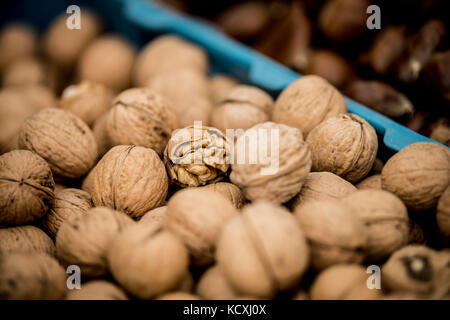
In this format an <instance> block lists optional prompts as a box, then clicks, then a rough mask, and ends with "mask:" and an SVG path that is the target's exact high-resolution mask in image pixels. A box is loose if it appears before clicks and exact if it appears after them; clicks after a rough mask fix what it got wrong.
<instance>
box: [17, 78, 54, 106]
mask: <svg viewBox="0 0 450 320" xmlns="http://www.w3.org/2000/svg"><path fill="white" fill-rule="evenodd" d="M17 90H18V91H19V92H20V94H22V95H23V96H24V97H25V99H26V100H27V101H28V102H29V103H30V104H31V105H32V106H33V108H34V109H36V110H40V109H44V108H48V107H58V105H59V104H58V99H57V98H56V96H55V94H54V93H53V91H52V90H51V89H50V88H49V87H47V86H44V85H39V84H38V85H27V86H23V87H20V88H17Z"/></svg>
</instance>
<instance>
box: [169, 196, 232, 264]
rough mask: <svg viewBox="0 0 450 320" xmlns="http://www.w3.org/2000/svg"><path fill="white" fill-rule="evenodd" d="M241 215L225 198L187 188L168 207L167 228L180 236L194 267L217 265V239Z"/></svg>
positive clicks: (172, 199) (172, 198) (171, 199)
mask: <svg viewBox="0 0 450 320" xmlns="http://www.w3.org/2000/svg"><path fill="white" fill-rule="evenodd" d="M237 214H238V211H237V210H236V208H235V207H234V206H233V205H232V204H231V202H229V201H228V200H227V199H226V198H225V197H223V196H221V195H220V194H218V193H216V192H214V191H211V190H205V189H198V188H195V189H193V188H187V189H183V190H181V191H178V192H177V193H175V194H174V195H173V196H172V197H171V198H170V200H169V202H168V204H167V211H166V215H165V217H164V226H165V228H167V230H169V231H171V232H173V234H175V235H177V236H178V237H179V238H180V239H181V240H182V241H183V242H184V244H185V246H186V248H187V249H188V251H189V253H190V255H191V258H192V259H191V261H192V262H191V264H194V265H199V266H202V265H207V264H209V263H211V262H213V261H214V253H215V248H216V242H217V237H218V236H219V234H220V232H221V230H222V228H223V226H224V225H225V224H226V222H227V221H228V220H229V219H231V218H232V217H233V216H235V215H237Z"/></svg>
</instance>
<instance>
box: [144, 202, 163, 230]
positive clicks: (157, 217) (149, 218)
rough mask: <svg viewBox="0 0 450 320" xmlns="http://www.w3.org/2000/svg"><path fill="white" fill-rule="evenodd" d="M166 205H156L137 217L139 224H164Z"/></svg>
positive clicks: (161, 225) (160, 225)
mask: <svg viewBox="0 0 450 320" xmlns="http://www.w3.org/2000/svg"><path fill="white" fill-rule="evenodd" d="M166 212H167V206H162V207H158V208H155V209H152V210H150V211H148V212H146V213H144V215H143V216H142V217H141V219H139V223H140V224H144V223H145V224H148V225H157V226H158V227H163V226H164V219H165V217H166Z"/></svg>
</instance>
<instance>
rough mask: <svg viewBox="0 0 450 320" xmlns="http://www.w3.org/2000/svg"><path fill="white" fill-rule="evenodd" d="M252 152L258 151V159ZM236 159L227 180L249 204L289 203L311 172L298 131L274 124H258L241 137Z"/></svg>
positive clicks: (305, 148) (308, 159)
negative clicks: (260, 200)
mask: <svg viewBox="0 0 450 320" xmlns="http://www.w3.org/2000/svg"><path fill="white" fill-rule="evenodd" d="M252 150H259V151H260V152H259V155H256V156H255V154H253V153H252ZM255 153H256V152H255ZM235 156H236V159H235V161H234V163H233V165H232V172H231V175H230V179H231V181H232V182H233V183H234V184H236V185H237V186H238V187H240V188H241V190H242V191H243V192H244V195H245V197H246V198H247V199H249V200H252V201H254V200H258V199H263V200H267V201H273V202H277V203H284V202H286V201H288V200H289V199H291V198H292V197H293V196H294V195H296V194H297V193H298V192H299V191H300V189H301V188H302V185H303V183H304V180H305V179H306V177H307V175H308V173H309V171H310V168H311V155H310V152H309V148H308V145H307V144H306V143H305V142H304V141H303V136H302V133H301V132H300V130H298V129H297V128H292V127H289V126H286V125H283V124H277V123H273V122H265V123H262V124H258V125H256V126H254V127H252V128H250V129H248V130H247V131H246V132H245V133H244V134H243V135H241V136H240V137H239V138H238V140H237V144H236V148H235ZM255 157H256V158H255Z"/></svg>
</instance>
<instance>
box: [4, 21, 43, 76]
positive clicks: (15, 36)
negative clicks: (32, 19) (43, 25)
mask: <svg viewBox="0 0 450 320" xmlns="http://www.w3.org/2000/svg"><path fill="white" fill-rule="evenodd" d="M37 46H38V35H37V33H36V31H35V30H34V29H33V28H31V27H30V26H29V25H27V24H23V23H18V22H15V23H11V24H8V25H6V26H4V27H3V28H2V31H1V33H0V70H1V69H3V68H4V67H5V66H8V65H11V64H12V63H13V62H14V61H15V60H18V59H22V58H25V57H30V56H32V55H33V54H35V53H36V51H37Z"/></svg>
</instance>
